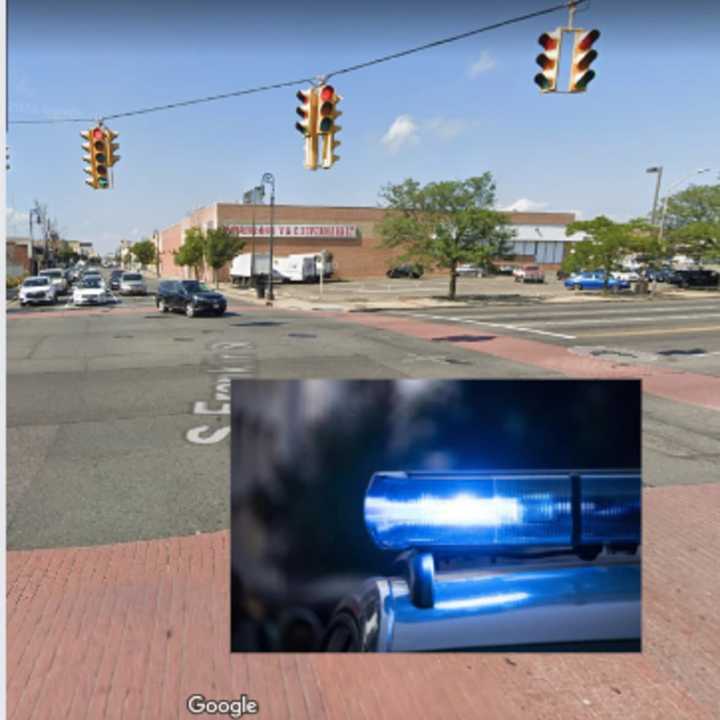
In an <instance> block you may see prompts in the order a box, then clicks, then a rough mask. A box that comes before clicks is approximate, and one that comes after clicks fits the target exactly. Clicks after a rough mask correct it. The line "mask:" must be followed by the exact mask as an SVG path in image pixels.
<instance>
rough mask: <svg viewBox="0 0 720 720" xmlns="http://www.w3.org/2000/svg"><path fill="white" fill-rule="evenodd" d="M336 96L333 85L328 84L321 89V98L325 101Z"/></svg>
mask: <svg viewBox="0 0 720 720" xmlns="http://www.w3.org/2000/svg"><path fill="white" fill-rule="evenodd" d="M334 97H335V88H334V87H333V86H332V85H326V86H325V87H324V88H323V89H322V90H321V91H320V99H321V100H323V101H324V102H328V101H330V100H332V99H333V98H334Z"/></svg>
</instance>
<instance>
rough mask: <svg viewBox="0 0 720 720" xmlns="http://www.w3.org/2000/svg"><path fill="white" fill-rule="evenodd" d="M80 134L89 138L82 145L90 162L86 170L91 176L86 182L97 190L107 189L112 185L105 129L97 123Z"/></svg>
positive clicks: (86, 158) (86, 160) (87, 160)
mask: <svg viewBox="0 0 720 720" xmlns="http://www.w3.org/2000/svg"><path fill="white" fill-rule="evenodd" d="M80 135H81V136H82V137H83V138H84V139H85V140H87V143H86V144H85V145H83V146H82V147H83V150H84V151H85V152H86V153H87V155H85V157H84V158H83V160H84V161H85V162H86V163H87V164H88V167H86V168H85V172H86V173H87V174H88V175H89V176H90V178H89V179H88V180H86V181H85V184H86V185H89V186H90V187H91V188H94V189H95V190H105V189H107V188H108V187H110V181H109V179H108V167H109V166H108V156H107V151H108V149H107V138H106V136H105V130H104V129H103V128H102V127H101V126H99V125H96V126H95V127H94V128H91V129H90V130H86V131H85V132H82V133H80Z"/></svg>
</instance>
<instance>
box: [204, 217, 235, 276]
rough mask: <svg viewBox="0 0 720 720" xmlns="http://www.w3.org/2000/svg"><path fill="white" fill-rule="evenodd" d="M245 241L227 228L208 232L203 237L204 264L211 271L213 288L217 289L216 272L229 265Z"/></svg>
mask: <svg viewBox="0 0 720 720" xmlns="http://www.w3.org/2000/svg"><path fill="white" fill-rule="evenodd" d="M244 247H245V241H244V240H241V239H240V238H239V237H237V235H233V234H232V233H231V232H229V231H228V230H227V228H218V229H217V230H208V231H207V233H206V235H205V262H207V264H208V265H209V266H210V267H211V268H212V269H213V279H214V280H215V287H218V285H219V284H220V283H219V278H218V270H220V268H222V267H223V266H225V265H226V264H227V263H229V262H230V261H231V260H232V259H233V258H234V257H235V256H236V255H237V254H238V253H239V252H240V251H241V250H242V249H243V248H244Z"/></svg>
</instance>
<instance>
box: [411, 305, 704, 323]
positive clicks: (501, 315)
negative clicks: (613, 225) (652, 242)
mask: <svg viewBox="0 0 720 720" xmlns="http://www.w3.org/2000/svg"><path fill="white" fill-rule="evenodd" d="M717 308H718V304H717V303H715V304H713V305H703V306H686V307H682V308H678V307H677V306H675V307H663V308H655V307H653V308H647V309H646V310H645V309H643V308H637V307H632V308H630V307H628V308H624V309H617V310H602V311H585V310H581V309H579V310H578V311H575V312H552V311H548V312H547V313H545V314H544V315H540V314H538V313H539V312H540V311H538V310H534V311H533V312H532V315H526V314H524V313H522V312H521V311H520V309H519V308H518V309H517V310H516V309H507V310H503V311H502V312H497V313H491V314H487V313H483V312H482V311H480V312H479V314H476V313H478V310H477V309H475V310H473V311H472V314H471V312H468V311H467V310H466V309H465V308H459V309H458V310H460V312H465V313H467V314H464V315H462V316H461V317H463V318H467V319H475V320H504V319H512V318H513V317H517V318H518V319H522V320H523V321H524V322H535V321H540V322H550V323H552V321H553V318H562V317H567V318H583V317H585V316H588V317H590V318H591V319H593V318H594V317H603V316H607V315H616V316H619V317H620V316H622V315H624V314H626V313H631V312H636V313H637V312H644V313H647V316H648V317H647V319H648V320H650V321H652V320H655V319H656V318H655V317H653V316H654V315H658V317H657V319H658V320H663V319H664V318H665V317H668V315H666V314H665V313H668V312H669V311H672V310H681V311H688V310H698V311H702V310H716V309H717ZM398 312H403V311H398ZM698 315H700V316H701V317H704V316H705V315H704V314H703V313H696V314H695V315H693V317H697V316H698ZM519 316H521V317H519ZM445 317H450V316H445ZM638 317H639V315H638Z"/></svg>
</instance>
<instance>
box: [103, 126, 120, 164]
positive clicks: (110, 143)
mask: <svg viewBox="0 0 720 720" xmlns="http://www.w3.org/2000/svg"><path fill="white" fill-rule="evenodd" d="M117 138H118V133H116V132H114V131H113V130H111V129H110V128H105V142H106V154H107V164H108V167H112V166H113V165H114V164H115V163H116V162H117V161H118V160H120V156H119V155H117V154H116V152H117V150H118V149H119V148H120V145H119V144H118V143H116V142H115V140H117Z"/></svg>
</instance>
